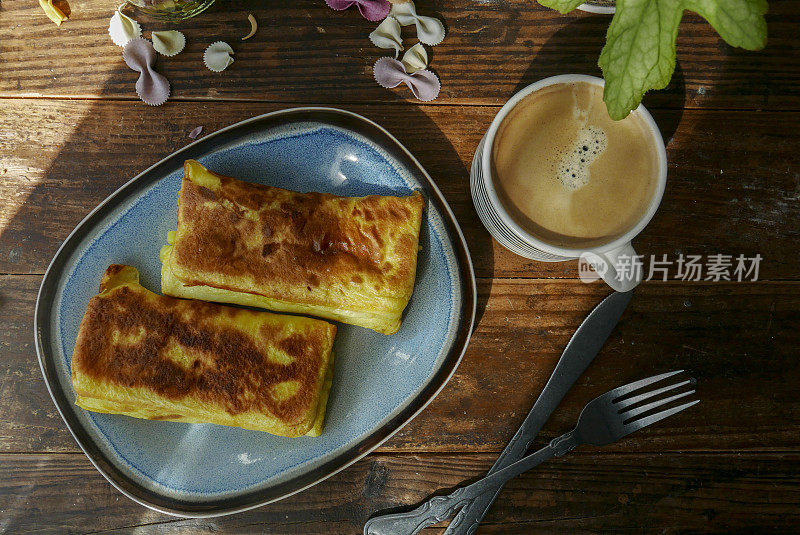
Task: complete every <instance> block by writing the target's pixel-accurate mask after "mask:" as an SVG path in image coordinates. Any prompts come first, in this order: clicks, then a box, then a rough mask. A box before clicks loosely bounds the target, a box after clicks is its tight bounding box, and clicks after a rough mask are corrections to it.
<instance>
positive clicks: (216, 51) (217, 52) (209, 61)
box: [203, 41, 233, 72]
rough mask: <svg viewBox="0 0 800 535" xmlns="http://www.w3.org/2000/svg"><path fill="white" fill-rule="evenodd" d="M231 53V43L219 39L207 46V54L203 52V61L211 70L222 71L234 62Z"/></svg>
mask: <svg viewBox="0 0 800 535" xmlns="http://www.w3.org/2000/svg"><path fill="white" fill-rule="evenodd" d="M231 54H233V49H232V48H231V45H229V44H228V43H226V42H224V41H217V42H215V43H211V44H210V45H209V46H208V48H206V51H205V54H203V63H205V65H206V67H208V69H209V70H211V71H214V72H222V71H224V70H225V69H227V68H228V66H229V65H230V64H231V63H233V58H232V57H231Z"/></svg>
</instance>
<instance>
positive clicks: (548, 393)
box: [445, 291, 633, 535]
mask: <svg viewBox="0 0 800 535" xmlns="http://www.w3.org/2000/svg"><path fill="white" fill-rule="evenodd" d="M632 295H633V291H628V292H624V293H623V292H614V293H613V294H611V295H609V296H608V297H606V298H605V299H603V300H602V301H601V302H600V304H598V305H597V306H596V307H595V308H594V310H592V311H591V312H590V313H589V315H588V316H586V318H585V319H584V320H583V322H582V323H581V324H580V326H578V329H577V330H576V331H575V334H573V335H572V338H570V341H569V343H568V344H567V347H566V348H565V349H564V352H563V353H562V354H561V358H559V359H558V363H557V364H556V367H555V369H554V370H553V373H552V375H550V379H548V380H547V384H545V386H544V389H543V390H542V393H541V394H539V397H538V398H537V399H536V403H534V404H533V407H532V408H531V410H530V412H529V413H528V416H526V417H525V420H524V421H523V422H522V425H521V426H520V428H519V429H518V430H517V432H516V433H515V434H514V437H513V438H512V439H511V440H510V441H509V443H508V444H507V445H506V447H505V449H504V450H503V452H502V453H501V454H500V456H499V457H498V458H497V461H495V463H494V466H492V468H491V469H490V470H489V475H491V474H493V473H494V472H496V471H498V470H501V469H503V468H505V467H506V466H508V465H510V464H512V463H514V462H516V461H518V460H520V459H521V458H522V457H523V456H524V455H525V452H527V451H528V449H529V448H530V446H531V444H532V443H533V439H534V438H536V435H537V434H538V433H539V430H541V428H542V426H543V425H544V424H545V422H546V421H547V419H548V418H549V417H550V415H551V414H552V413H553V411H554V410H555V409H556V407H557V406H558V404H559V403H561V400H562V399H564V396H565V395H566V393H567V392H568V391H569V389H570V388H571V387H572V385H573V384H575V381H577V380H578V378H579V377H580V376H581V375H582V374H583V372H584V371H586V368H587V367H588V366H589V364H590V363H591V362H592V360H594V358H595V356H597V354H598V353H599V352H600V349H601V348H602V347H603V344H604V343H605V341H606V339H608V337H609V335H610V334H611V332H612V331H613V330H614V327H616V325H617V323H619V319H620V318H621V317H622V313H623V312H624V311H625V308H627V306H628V302H629V301H630V300H631V296H632ZM501 490H502V487H499V488H498V489H497V492H494V493H491V492H487V493H485V494H483V495H481V496H478V497H477V498H475V499H474V500H472V501H471V502H469V503H468V504H467V505H465V506H464V507H463V508H462V509H461V511H459V512H458V514H457V515H456V517H455V518H454V519H453V521H452V522H450V525H449V526H448V527H447V530H446V531H445V535H456V534H468V535H472V534H473V533H475V530H477V529H478V525H479V524H480V522H481V519H483V516H484V515H485V514H486V511H488V510H489V507H490V506H491V505H492V503H493V502H494V500H495V498H497V495H498V494H500V491H501Z"/></svg>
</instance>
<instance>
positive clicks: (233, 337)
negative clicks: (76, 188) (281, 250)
mask: <svg viewBox="0 0 800 535" xmlns="http://www.w3.org/2000/svg"><path fill="white" fill-rule="evenodd" d="M109 270H111V271H114V270H116V267H115V266H111V267H110V268H109ZM118 271H119V270H116V272H118ZM104 280H105V279H104ZM240 312H242V311H241V310H240V309H236V308H233V307H226V306H222V305H217V304H213V303H206V302H203V301H186V300H181V299H176V298H172V297H165V296H159V295H155V294H152V293H150V292H148V291H147V290H146V289H144V288H142V287H141V286H138V285H124V286H119V287H116V288H113V289H111V290H109V291H107V292H105V293H103V294H100V295H98V296H95V297H93V298H92V299H91V300H90V302H89V306H88V307H87V310H86V314H85V316H84V318H83V321H82V322H81V326H80V330H79V333H78V340H77V343H76V346H75V351H74V353H73V359H72V373H73V376H74V375H75V374H76V373H82V374H85V375H86V376H88V377H91V378H93V379H95V380H99V381H103V382H104V383H108V384H116V385H120V386H123V387H134V388H145V389H148V390H150V391H152V392H154V393H156V394H158V395H159V396H162V397H164V398H166V399H170V400H176V401H177V400H181V399H184V398H187V397H191V398H192V399H197V400H199V401H202V402H204V403H208V404H210V405H213V406H214V407H215V408H219V409H221V410H224V411H226V412H228V413H229V414H231V415H237V414H241V413H245V412H251V411H252V412H257V413H261V414H269V415H272V416H274V417H276V418H278V419H279V420H280V421H282V422H284V423H287V424H290V425H291V424H294V423H296V422H299V421H303V420H304V419H307V418H309V415H311V417H312V418H313V416H314V415H315V413H314V414H311V413H312V412H313V409H314V408H315V407H316V402H317V400H318V395H319V391H320V384H321V381H322V380H323V379H324V378H323V377H322V375H321V373H320V369H321V367H323V366H325V365H327V363H326V362H324V361H323V360H322V359H323V358H327V355H328V354H329V352H330V346H331V343H332V340H333V336H334V335H335V331H336V327H335V326H334V325H331V324H329V323H326V322H322V321H316V320H312V321H308V320H304V321H303V322H295V323H293V324H292V326H291V328H290V329H286V328H285V326H284V325H282V324H281V323H280V322H278V321H276V322H271V323H264V324H263V325H261V328H260V331H259V333H258V336H257V337H251V336H248V335H247V334H245V333H244V332H242V331H240V330H237V329H235V328H233V327H230V326H226V325H225V323H226V322H225V321H215V319H219V318H226V317H227V318H232V317H235V316H236V315H237V314H238V313H240ZM257 314H267V313H257ZM270 316H274V315H270ZM275 317H277V316H275ZM228 323H230V322H228ZM115 332H116V333H117V336H118V335H120V334H121V335H123V336H136V335H137V333H139V335H140V336H139V338H140V339H138V340H137V341H136V342H135V343H122V344H120V343H115V342H114V337H115ZM176 343H177V344H179V346H180V349H181V351H183V352H185V353H187V354H189V355H191V356H192V357H193V360H191V359H190V360H191V364H187V365H186V366H184V364H185V363H183V364H182V363H180V362H176V361H175V360H173V359H170V358H168V357H167V356H166V355H165V351H166V350H167V349H168V348H169V347H170V346H174V344H176ZM325 348H327V352H326V351H325ZM276 349H277V350H279V351H280V352H282V353H285V354H286V355H287V356H289V357H291V363H289V364H281V363H277V362H275V361H273V360H271V359H270V358H268V351H275V350H276ZM290 380H291V381H297V382H298V383H299V388H298V389H297V393H296V394H295V395H294V396H292V397H289V398H288V399H286V400H283V401H278V400H276V399H274V397H273V396H272V393H271V389H272V387H273V386H275V385H277V384H278V383H281V382H283V381H290ZM165 418H167V417H165ZM167 419H168V418H167Z"/></svg>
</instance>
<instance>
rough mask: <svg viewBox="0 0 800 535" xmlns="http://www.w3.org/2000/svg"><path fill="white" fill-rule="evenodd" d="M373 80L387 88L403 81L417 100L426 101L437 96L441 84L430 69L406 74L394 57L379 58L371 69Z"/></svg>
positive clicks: (401, 64) (400, 63)
mask: <svg viewBox="0 0 800 535" xmlns="http://www.w3.org/2000/svg"><path fill="white" fill-rule="evenodd" d="M373 72H374V75H375V81H376V82H378V84H379V85H381V86H383V87H387V88H392V87H397V86H398V85H400V84H402V83H404V84H406V85H407V86H408V88H409V89H411V92H412V93H413V94H414V96H415V97H417V98H418V99H419V100H421V101H423V102H427V101H430V100H433V99H435V98H436V97H438V96H439V91H440V90H441V84H440V83H439V78H437V77H436V75H435V74H433V73H432V72H431V71H429V70H427V69H422V70H419V71H416V72H414V73H412V74H408V72H407V71H406V67H405V65H403V63H402V62H400V61H398V60H396V59H394V58H381V59H379V60H378V61H376V62H375V67H374V69H373Z"/></svg>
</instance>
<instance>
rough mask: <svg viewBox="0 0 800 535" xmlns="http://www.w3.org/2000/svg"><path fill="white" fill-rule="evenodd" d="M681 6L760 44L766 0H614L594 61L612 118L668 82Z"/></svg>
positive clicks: (735, 40)
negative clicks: (601, 49) (604, 84)
mask: <svg viewBox="0 0 800 535" xmlns="http://www.w3.org/2000/svg"><path fill="white" fill-rule="evenodd" d="M552 1H555V2H556V3H562V1H561V0H552ZM563 3H564V4H566V2H563ZM685 9H689V10H691V11H695V12H696V13H698V14H699V15H701V16H702V17H703V18H705V19H706V20H708V21H709V22H710V23H711V25H712V26H713V27H714V29H716V30H717V31H718V32H719V34H720V36H721V37H722V38H723V39H724V40H725V41H726V42H728V43H729V44H730V45H733V46H740V47H743V48H747V49H750V50H756V49H759V48H763V47H764V45H765V44H766V40H767V25H766V21H765V20H764V13H766V11H767V2H766V0H617V12H616V13H615V14H614V18H613V19H612V21H611V25H609V27H608V32H607V34H606V44H605V46H604V47H603V51H602V53H601V54H600V59H599V61H598V65H599V66H600V68H601V69H602V70H603V77H604V78H605V80H606V87H605V91H604V94H603V99H604V100H605V102H606V107H607V108H608V114H609V115H610V116H611V118H612V119H615V120H619V119H624V118H625V117H626V116H627V115H628V113H630V111H631V110H634V109H636V107H637V106H638V105H639V103H640V102H641V101H642V97H643V96H644V94H645V92H647V91H648V90H650V89H663V88H664V87H666V86H667V84H668V83H669V80H670V78H672V72H673V71H674V70H675V40H676V38H677V36H678V25H679V24H680V21H681V18H682V17H683V11H684V10H685Z"/></svg>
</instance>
